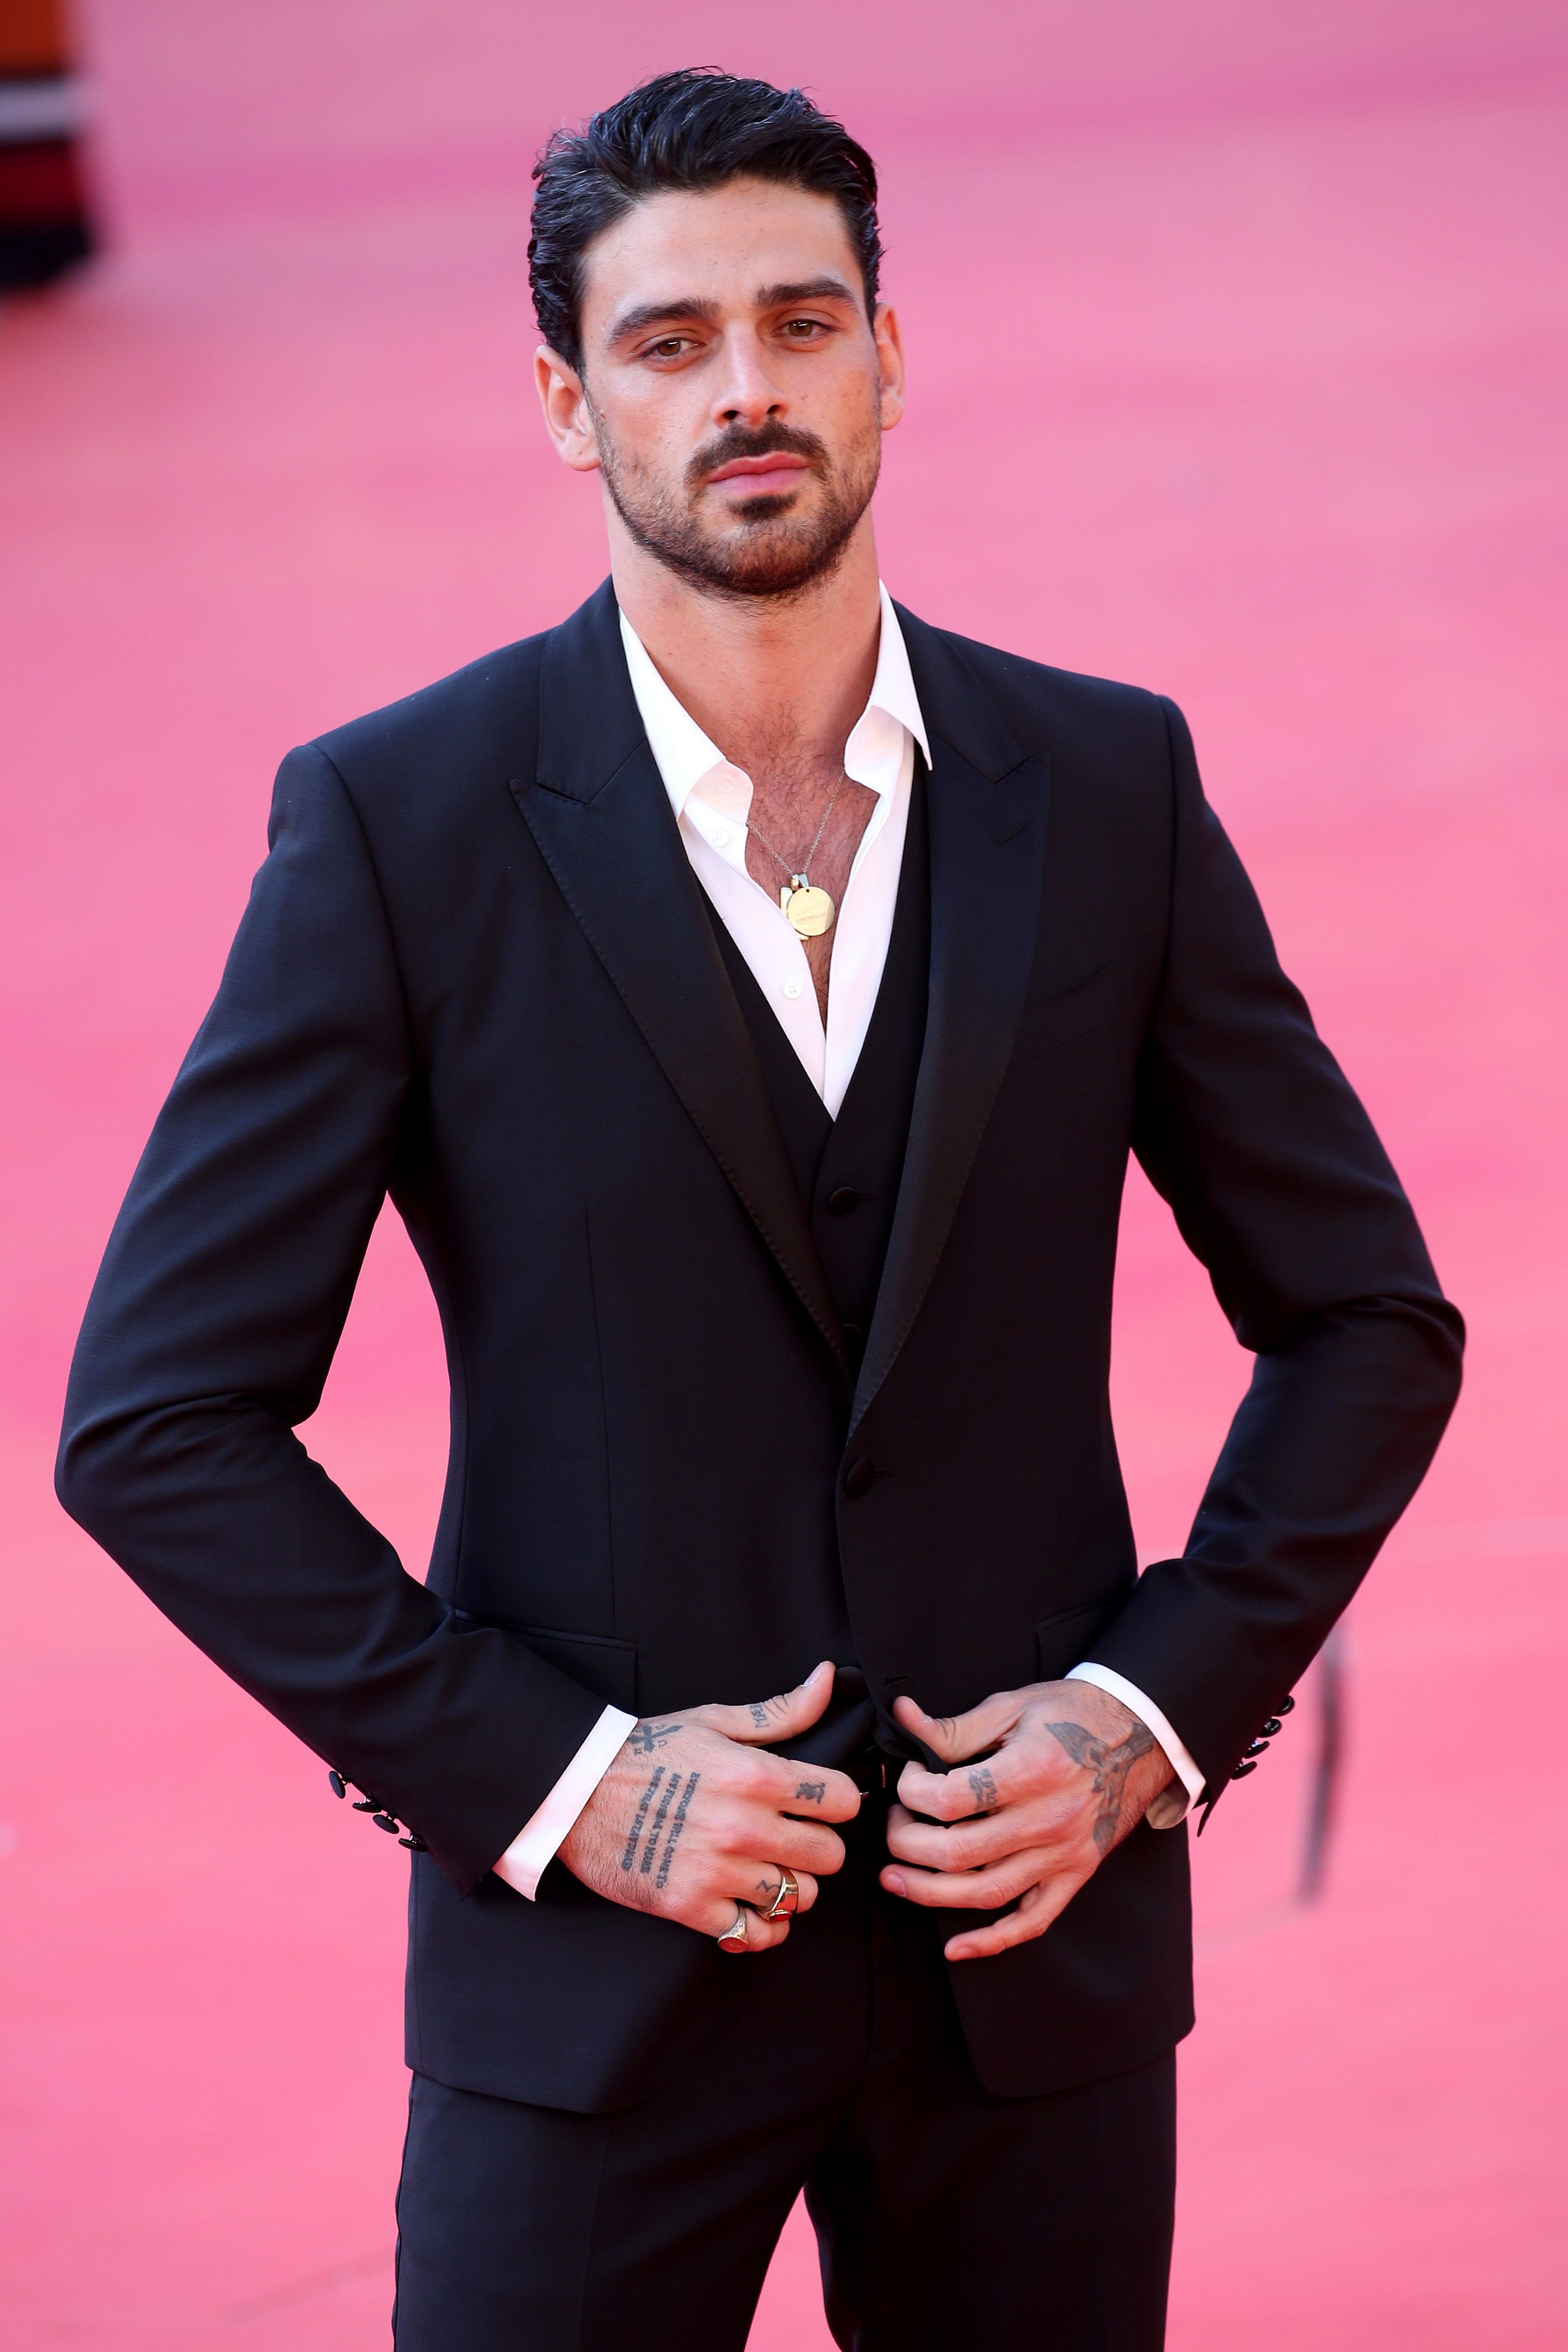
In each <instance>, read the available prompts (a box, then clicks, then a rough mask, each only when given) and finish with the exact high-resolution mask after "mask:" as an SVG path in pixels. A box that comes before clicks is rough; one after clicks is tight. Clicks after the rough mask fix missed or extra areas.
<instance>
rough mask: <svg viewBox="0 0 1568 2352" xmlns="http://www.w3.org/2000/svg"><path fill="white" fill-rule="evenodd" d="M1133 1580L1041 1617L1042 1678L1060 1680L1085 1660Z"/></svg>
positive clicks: (1037, 1635)
mask: <svg viewBox="0 0 1568 2352" xmlns="http://www.w3.org/2000/svg"><path fill="white" fill-rule="evenodd" d="M1133 1582H1134V1580H1133V1579H1131V1578H1129V1580H1128V1581H1127V1582H1126V1583H1125V1584H1119V1585H1117V1586H1116V1587H1115V1589H1114V1591H1110V1592H1104V1593H1101V1594H1100V1598H1099V1600H1098V1601H1079V1603H1078V1606H1077V1607H1076V1608H1073V1609H1063V1610H1060V1611H1058V1613H1057V1615H1056V1616H1054V1617H1042V1618H1041V1619H1040V1620H1039V1622H1038V1623H1037V1625H1036V1627H1035V1629H1034V1633H1035V1663H1036V1665H1037V1668H1038V1671H1039V1678H1040V1680H1041V1682H1043V1683H1055V1682H1059V1681H1060V1680H1061V1678H1062V1676H1063V1675H1067V1674H1070V1673H1071V1672H1072V1669H1073V1668H1074V1666H1078V1665H1081V1664H1083V1661H1084V1659H1085V1657H1086V1656H1087V1655H1088V1654H1089V1649H1090V1646H1091V1645H1092V1643H1093V1642H1094V1640H1095V1637H1096V1636H1097V1635H1098V1634H1100V1633H1104V1631H1105V1629H1106V1627H1107V1626H1108V1625H1109V1624H1110V1622H1111V1620H1112V1619H1113V1618H1115V1617H1118V1616H1120V1615H1121V1611H1122V1610H1123V1609H1124V1608H1125V1606H1126V1604H1127V1599H1128V1595H1129V1594H1130V1593H1131V1591H1132V1586H1133Z"/></svg>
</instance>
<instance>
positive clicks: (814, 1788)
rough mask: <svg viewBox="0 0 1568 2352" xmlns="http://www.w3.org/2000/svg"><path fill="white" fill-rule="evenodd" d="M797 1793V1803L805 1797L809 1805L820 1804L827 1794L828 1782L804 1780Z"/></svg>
mask: <svg viewBox="0 0 1568 2352" xmlns="http://www.w3.org/2000/svg"><path fill="white" fill-rule="evenodd" d="M826 1794H827V1783H826V1780H803V1781H802V1782H801V1784H800V1786H799V1788H798V1789H797V1790H795V1801H796V1802H797V1803H798V1802H799V1801H800V1800H801V1799H803V1798H804V1799H805V1802H806V1803H807V1804H808V1805H820V1804H821V1802H822V1801H823V1799H824V1797H826Z"/></svg>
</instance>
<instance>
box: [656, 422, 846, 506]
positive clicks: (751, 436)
mask: <svg viewBox="0 0 1568 2352" xmlns="http://www.w3.org/2000/svg"><path fill="white" fill-rule="evenodd" d="M781 450H784V451H787V453H788V454H789V456H791V457H805V459H806V460H807V462H808V463H809V464H811V465H814V466H820V465H824V464H825V463H826V457H827V447H826V443H825V442H822V441H819V440H818V439H817V437H816V434H815V433H807V432H806V431H805V428H804V427H803V426H801V425H776V424H775V425H757V426H755V427H752V426H751V425H731V426H730V427H729V429H728V431H727V432H724V433H721V434H720V435H719V436H717V438H716V439H714V440H712V441H709V442H707V443H705V444H704V446H702V447H701V448H700V449H699V451H698V452H697V455H696V456H695V457H693V458H692V460H691V463H690V464H689V466H688V467H687V468H686V480H687V486H688V488H690V489H693V490H700V488H702V486H703V484H704V483H705V482H706V480H707V479H708V477H709V475H710V474H711V473H712V472H713V471H714V470H715V468H716V467H720V466H728V465H731V464H732V463H733V461H734V460H735V459H736V458H737V457H774V456H776V455H777V454H778V452H779V451H781Z"/></svg>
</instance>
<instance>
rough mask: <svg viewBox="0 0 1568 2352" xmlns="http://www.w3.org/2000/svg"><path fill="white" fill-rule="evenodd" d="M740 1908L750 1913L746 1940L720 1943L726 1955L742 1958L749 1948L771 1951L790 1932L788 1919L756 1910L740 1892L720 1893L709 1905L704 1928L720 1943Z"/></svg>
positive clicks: (748, 1914) (747, 1918)
mask: <svg viewBox="0 0 1568 2352" xmlns="http://www.w3.org/2000/svg"><path fill="white" fill-rule="evenodd" d="M737 1908H739V1909H741V1910H743V1911H744V1912H745V1915H746V1940H745V1942H744V1943H743V1944H719V1949H720V1950H721V1952H722V1953H723V1955H724V1957H725V1958H726V1959H729V1958H740V1957H741V1956H742V1954H743V1953H747V1952H771V1951H773V1950H774V1949H775V1948H776V1947H777V1946H778V1945H780V1944H782V1943H783V1942H784V1937H786V1936H787V1935H788V1934H789V1921H788V1920H787V1919H764V1918H763V1915H762V1913H761V1912H760V1911H757V1910H754V1909H753V1908H752V1906H751V1905H750V1904H749V1903H746V1902H745V1901H743V1900H742V1897H741V1896H740V1895H717V1896H715V1898H714V1900H713V1901H712V1902H711V1903H710V1904H707V1905H705V1906H704V1907H703V1913H702V1917H701V1920H700V1932H701V1933H702V1934H703V1935H705V1936H711V1937H712V1938H713V1941H714V1942H715V1943H716V1944H718V1943H719V1938H720V1937H721V1936H722V1935H723V1934H724V1933H725V1932H726V1930H727V1929H729V1928H731V1927H733V1926H734V1924H735V1913H736V1910H737ZM693 1924H694V1925H695V1924H699V1923H696V1922H694V1923H693Z"/></svg>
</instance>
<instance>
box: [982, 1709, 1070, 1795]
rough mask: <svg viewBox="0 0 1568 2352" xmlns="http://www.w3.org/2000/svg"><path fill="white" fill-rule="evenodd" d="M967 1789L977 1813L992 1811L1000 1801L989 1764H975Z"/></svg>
mask: <svg viewBox="0 0 1568 2352" xmlns="http://www.w3.org/2000/svg"><path fill="white" fill-rule="evenodd" d="M1051 1729H1052V1730H1053V1731H1054V1730H1055V1729H1056V1725H1055V1724H1052V1726H1051ZM969 1791H970V1794H971V1796H972V1797H973V1799H974V1810H975V1811H976V1812H977V1813H994V1811H996V1808H997V1807H998V1805H1000V1803H1001V1802H1002V1800H1001V1797H1000V1795H999V1794H998V1793H997V1788H996V1778H995V1775H994V1773H993V1771H992V1770H991V1769H990V1767H989V1765H986V1764H979V1765H976V1767H975V1769H974V1770H973V1772H971V1774H970V1776H969Z"/></svg>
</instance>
